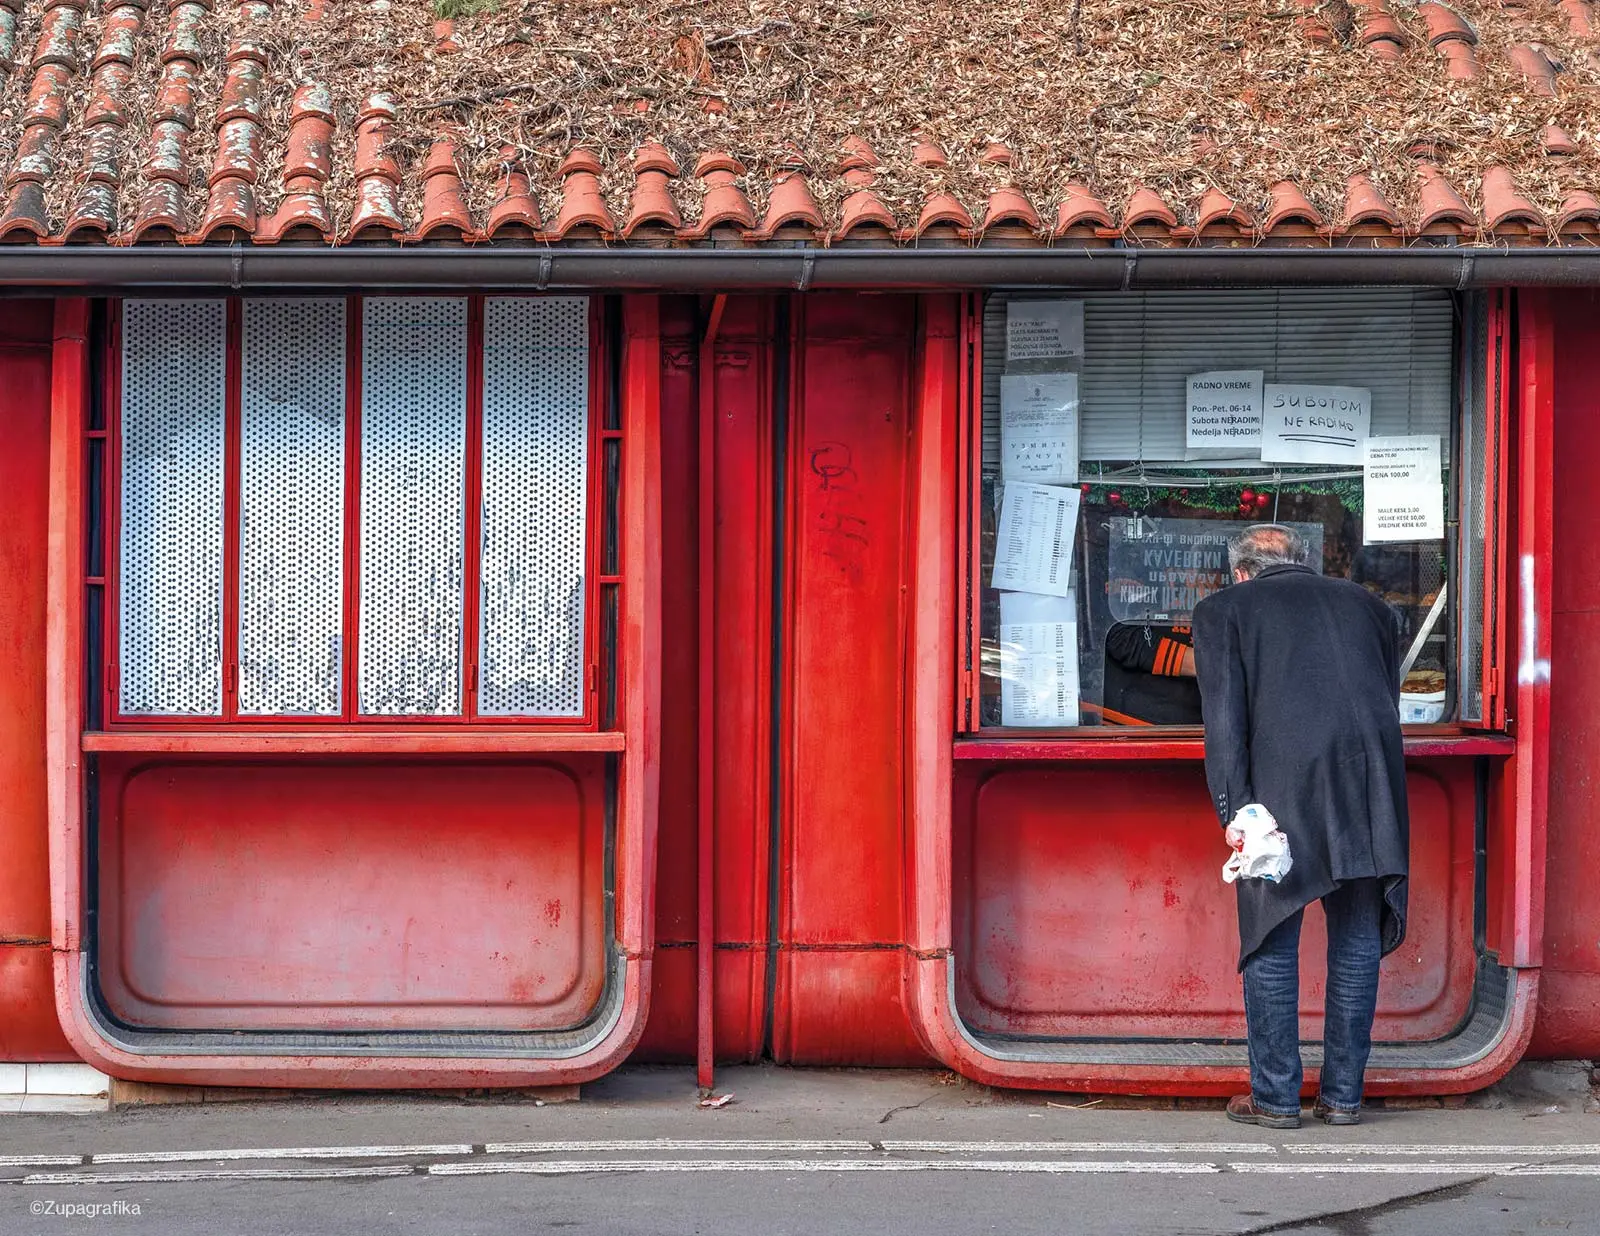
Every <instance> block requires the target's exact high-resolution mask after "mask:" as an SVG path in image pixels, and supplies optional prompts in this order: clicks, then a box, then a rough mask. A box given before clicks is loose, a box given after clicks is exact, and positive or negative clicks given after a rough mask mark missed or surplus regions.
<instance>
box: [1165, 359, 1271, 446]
mask: <svg viewBox="0 0 1600 1236" xmlns="http://www.w3.org/2000/svg"><path fill="white" fill-rule="evenodd" d="M1263 386H1264V383H1263V381H1262V373H1261V370H1259V369H1226V370H1215V371H1213V372H1211V373H1191V374H1190V375H1189V414H1188V429H1187V431H1186V436H1185V438H1184V443H1185V445H1186V446H1187V447H1188V450H1189V452H1190V456H1189V457H1190V458H1204V457H1206V456H1210V455H1213V454H1215V455H1217V456H1228V455H1233V456H1250V455H1259V454H1260V453H1261V403H1262V388H1263Z"/></svg>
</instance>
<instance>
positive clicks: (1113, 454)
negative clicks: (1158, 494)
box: [983, 288, 1454, 462]
mask: <svg viewBox="0 0 1600 1236" xmlns="http://www.w3.org/2000/svg"><path fill="white" fill-rule="evenodd" d="M1083 299H1084V350H1085V356H1084V358H1083V361H1082V365H1081V367H1080V374H1079V379H1078V383H1079V394H1080V397H1081V400H1082V403H1081V407H1080V411H1079V418H1080V429H1079V432H1080V445H1079V455H1080V456H1081V457H1082V458H1083V459H1090V460H1095V459H1103V460H1143V461H1145V462H1172V461H1178V460H1182V459H1183V456H1184V446H1185V443H1184V429H1185V418H1184V407H1185V402H1186V391H1187V387H1186V383H1187V381H1188V377H1189V375H1190V374H1191V373H1200V372H1204V371H1205V370H1208V369H1260V370H1262V371H1263V372H1264V373H1265V374H1266V380H1267V381H1268V382H1321V383H1329V384H1334V385H1341V386H1364V387H1367V388H1368V389H1370V390H1371V391H1372V432H1373V433H1374V434H1406V433H1414V434H1421V433H1437V434H1440V435H1442V436H1444V437H1445V438H1446V439H1448V436H1449V433H1450V418H1451V408H1452V395H1453V366H1454V313H1453V307H1452V304H1451V300H1450V296H1449V294H1448V293H1446V292H1441V291H1434V290H1418V289H1410V288H1354V289H1349V290H1326V289H1321V288H1285V289H1281V290H1270V289H1269V290H1266V291H1204V292H1145V293H1138V294H1130V295H1125V296H1089V297H1084V298H1083ZM1005 301H1006V298H1005V297H1004V296H1001V295H996V296H991V297H990V298H989V301H988V303H987V304H986V306H985V309H984V330H983V335H984V354H983V360H984V382H983V395H984V402H983V407H984V455H985V458H986V459H997V458H998V454H999V435H1000V428H999V417H1000V374H1002V373H1004V372H1005V369H1006V358H1005Z"/></svg>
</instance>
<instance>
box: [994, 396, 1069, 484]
mask: <svg viewBox="0 0 1600 1236" xmlns="http://www.w3.org/2000/svg"><path fill="white" fill-rule="evenodd" d="M1000 475H1001V476H1002V477H1004V478H1005V479H1006V480H1008V481H1035V482H1037V483H1039V484H1041V485H1071V484H1074V483H1075V482H1076V481H1077V479H1078V375H1077V374H1075V373H1041V374H1035V375H1032V376H1030V375H1027V374H1007V375H1006V376H1005V377H1003V378H1001V379H1000Z"/></svg>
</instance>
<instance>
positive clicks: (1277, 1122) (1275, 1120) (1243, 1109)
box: [1228, 1094, 1300, 1129]
mask: <svg viewBox="0 0 1600 1236" xmlns="http://www.w3.org/2000/svg"><path fill="white" fill-rule="evenodd" d="M1228 1119H1229V1120H1237V1121H1238V1122H1239V1123H1240V1124H1258V1125H1260V1126H1261V1127H1262V1128H1263V1129H1298V1128H1299V1127H1300V1113H1299V1112H1295V1114H1294V1115H1292V1116H1275V1115H1273V1114H1272V1113H1271V1112H1264V1111H1262V1110H1261V1109H1260V1108H1259V1107H1257V1106H1256V1097H1255V1095H1253V1094H1236V1095H1234V1096H1233V1098H1231V1099H1229V1100H1228Z"/></svg>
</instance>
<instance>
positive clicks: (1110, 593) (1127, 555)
mask: <svg viewBox="0 0 1600 1236" xmlns="http://www.w3.org/2000/svg"><path fill="white" fill-rule="evenodd" d="M1285 526H1286V527H1290V528H1293V529H1294V530H1295V531H1296V532H1298V533H1299V534H1300V536H1301V538H1302V539H1303V540H1304V541H1305V543H1306V547H1307V552H1306V565H1307V566H1309V567H1311V568H1312V570H1320V569H1321V567H1322V525H1321V524H1287V525H1285ZM1242 527H1243V525H1242V524H1240V523H1239V522H1238V521H1237V520H1231V519H1152V518H1150V517H1148V516H1147V517H1144V518H1131V519H1130V518H1124V517H1118V518H1115V519H1113V520H1112V521H1111V546H1110V554H1109V563H1108V565H1109V572H1110V573H1109V578H1108V580H1107V583H1106V599H1107V601H1108V602H1109V603H1110V609H1111V616H1112V618H1113V619H1115V620H1116V621H1117V622H1187V621H1188V620H1189V618H1190V617H1191V616H1192V615H1193V613H1194V607H1195V606H1196V605H1198V604H1199V603H1200V600H1201V598H1203V597H1208V596H1210V595H1211V594H1212V593H1213V592H1216V591H1217V590H1218V589H1219V588H1222V587H1225V586H1226V585H1227V583H1228V580H1229V574H1228V541H1229V539H1230V538H1231V537H1234V536H1236V535H1238V533H1239V531H1240V529H1241V528H1242Z"/></svg>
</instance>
